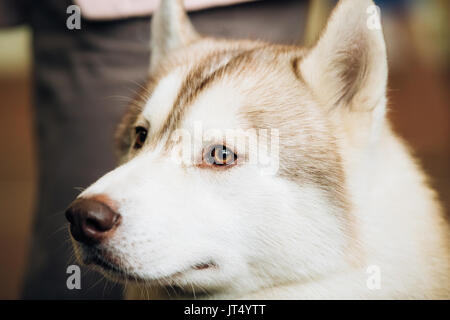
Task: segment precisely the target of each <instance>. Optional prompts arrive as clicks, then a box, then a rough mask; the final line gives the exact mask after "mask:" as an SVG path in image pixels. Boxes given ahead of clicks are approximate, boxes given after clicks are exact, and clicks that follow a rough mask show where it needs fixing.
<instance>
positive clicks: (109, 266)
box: [75, 244, 219, 292]
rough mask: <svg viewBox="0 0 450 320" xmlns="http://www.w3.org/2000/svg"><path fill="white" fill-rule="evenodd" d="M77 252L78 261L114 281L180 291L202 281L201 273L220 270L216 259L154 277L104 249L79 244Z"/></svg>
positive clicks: (187, 289) (206, 273) (209, 273)
mask: <svg viewBox="0 0 450 320" xmlns="http://www.w3.org/2000/svg"><path fill="white" fill-rule="evenodd" d="M75 252H76V256H77V259H78V261H80V262H81V263H82V264H84V265H87V266H90V267H92V268H93V269H95V270H97V271H99V272H100V273H102V274H103V275H104V276H105V277H106V278H108V279H109V280H112V281H114V282H118V283H123V284H126V283H129V282H132V283H135V284H138V285H145V286H152V287H166V286H168V287H170V288H171V289H172V290H174V291H179V292H184V291H186V292H188V291H190V290H192V285H195V282H196V280H200V281H201V278H202V276H201V275H200V274H201V273H203V274H205V275H207V276H211V273H214V272H216V271H218V270H219V266H218V265H217V264H216V263H215V262H214V261H206V262H202V263H197V264H194V265H192V266H190V267H186V268H183V269H182V270H180V271H176V272H173V273H171V274H169V275H164V276H158V277H152V276H150V275H149V276H144V275H139V274H136V273H134V272H132V271H131V270H129V269H128V268H126V267H124V266H123V263H121V262H120V260H121V259H120V258H118V257H116V256H114V255H113V254H111V253H110V252H108V251H107V250H104V249H103V250H102V249H99V248H96V247H88V246H86V245H79V244H77V245H76V250H75ZM185 287H186V288H185Z"/></svg>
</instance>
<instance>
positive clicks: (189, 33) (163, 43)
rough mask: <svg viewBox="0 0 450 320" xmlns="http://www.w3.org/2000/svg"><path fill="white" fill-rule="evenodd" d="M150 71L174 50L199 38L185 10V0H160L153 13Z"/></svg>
mask: <svg viewBox="0 0 450 320" xmlns="http://www.w3.org/2000/svg"><path fill="white" fill-rule="evenodd" d="M151 28H152V32H151V40H150V45H151V54H152V56H151V61H150V71H151V70H154V69H155V67H156V66H157V65H158V64H159V63H160V62H161V60H162V59H163V58H164V56H165V55H167V54H169V53H170V52H171V51H172V50H176V49H179V48H182V47H184V46H186V45H188V44H190V43H191V42H193V41H195V40H196V39H198V38H199V35H198V33H197V32H196V31H195V29H194V27H193V26H192V24H191V22H190V21H189V18H188V16H187V14H186V11H185V10H184V6H183V0H160V4H159V8H158V9H157V11H156V12H155V13H154V14H153V18H152V25H151Z"/></svg>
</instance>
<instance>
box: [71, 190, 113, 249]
mask: <svg viewBox="0 0 450 320" xmlns="http://www.w3.org/2000/svg"><path fill="white" fill-rule="evenodd" d="M66 218H67V220H69V222H70V233H72V236H73V237H74V238H75V240H77V241H79V242H82V243H85V244H88V245H92V244H98V243H100V242H102V241H103V240H105V239H106V238H108V237H109V236H111V234H112V232H113V231H114V230H115V229H116V227H117V226H118V225H119V222H120V215H119V214H118V213H117V212H115V211H113V210H112V209H111V208H110V207H109V206H108V205H106V204H105V203H103V202H100V201H98V200H92V199H83V198H80V199H77V200H75V201H74V202H73V203H72V204H71V205H70V207H69V208H68V209H67V210H66Z"/></svg>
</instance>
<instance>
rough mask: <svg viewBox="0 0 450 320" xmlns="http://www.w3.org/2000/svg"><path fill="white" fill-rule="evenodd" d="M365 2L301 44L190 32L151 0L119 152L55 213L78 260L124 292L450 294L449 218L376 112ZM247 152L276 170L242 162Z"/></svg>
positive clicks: (377, 72) (180, 12) (377, 54)
mask: <svg viewBox="0 0 450 320" xmlns="http://www.w3.org/2000/svg"><path fill="white" fill-rule="evenodd" d="M370 8H373V3H372V1H369V0H341V1H340V2H339V4H338V5H337V7H336V8H335V9H334V12H333V13H332V15H331V17H330V19H329V21H328V24H327V26H326V28H325V30H324V31H323V33H322V35H321V37H320V38H319V40H318V41H317V43H316V44H315V45H314V46H312V47H311V48H301V47H297V46H285V45H274V44H268V43H265V42H259V41H250V40H223V39H214V38H208V37H202V36H200V35H199V34H197V32H196V31H195V30H194V28H193V27H192V25H191V23H190V22H189V20H188V17H187V15H186V13H185V12H184V9H183V5H182V1H176V0H174V1H171V0H167V1H164V0H163V1H162V2H161V5H160V8H159V9H158V11H157V12H156V13H155V14H154V17H153V20H152V38H151V49H152V59H151V66H150V80H149V82H148V84H147V87H146V92H145V93H144V94H143V95H142V96H141V97H140V98H139V99H137V100H136V101H135V103H133V106H132V107H131V108H130V109H129V110H128V111H127V113H126V115H125V117H124V119H123V121H122V123H121V124H120V126H119V129H118V133H117V138H118V139H117V142H118V150H119V153H120V158H121V165H120V166H119V167H118V168H116V169H115V170H113V171H111V172H109V173H108V174H106V175H105V176H104V177H102V178H101V179H99V180H98V181H97V182H95V183H94V184H93V185H91V186H90V187H89V188H87V189H86V190H85V191H84V192H82V193H81V194H80V195H79V197H78V198H77V199H76V200H75V201H74V202H73V203H72V204H71V206H70V207H69V208H68V210H67V212H66V216H67V218H68V220H69V222H70V230H71V234H72V235H73V238H75V240H77V242H74V246H75V249H76V252H77V255H78V257H79V259H80V260H82V261H84V262H85V263H88V264H93V265H94V266H95V267H96V268H98V269H100V270H102V272H104V274H105V275H106V276H108V277H110V278H112V279H115V280H122V281H123V282H124V283H126V288H127V289H126V290H127V297H129V298H151V299H158V298H160V299H164V298H180V297H181V298H191V297H195V298H210V299H217V298H229V299H322V298H326V299H354V298H356V299H385V298H387V299H402V298H412V299H422V298H426V299H434V298H443V299H445V298H449V297H450V280H449V279H450V278H449V275H450V269H449V266H450V253H449V229H448V226H447V224H446V221H445V219H444V215H443V210H442V208H441V206H440V204H439V203H438V201H437V200H436V194H435V192H434V191H433V190H431V189H430V187H429V186H428V184H427V181H426V177H425V175H424V173H423V172H422V171H421V169H420V168H419V167H418V165H417V164H416V162H415V161H414V159H413V158H412V157H411V155H410V151H409V150H408V147H407V146H405V144H404V142H402V141H401V140H400V139H399V138H398V137H397V136H396V135H395V134H394V133H393V131H392V129H391V126H390V125H389V123H388V122H387V120H386V104H387V99H386V84H387V75H388V69H387V58H386V49H385V42H384V39H383V33H382V30H381V27H378V26H377V23H375V24H374V25H371V24H370V23H369V22H370V19H371V18H373V16H371V15H370V14H369V12H373V11H371V9H370ZM378 18H379V17H378ZM372 22H373V21H372ZM378 22H379V21H378ZM198 127H201V129H202V130H201V131H202V132H204V131H205V130H206V131H208V132H211V130H213V131H214V130H215V131H219V132H222V131H225V130H229V131H230V132H232V133H233V132H236V131H239V132H249V131H251V130H253V131H252V132H254V133H255V135H256V138H257V139H250V140H249V141H247V142H246V143H244V144H237V143H233V141H236V139H228V138H227V139H223V136H222V137H221V135H220V134H216V135H214V134H212V135H211V134H210V135H208V137H205V136H206V134H200V135H198V134H196V133H195V131H199V130H197V129H198ZM271 130H273V132H274V133H276V134H275V136H276V139H272V140H270V141H272V142H271V143H270V148H269V146H266V147H261V146H259V145H258V144H263V145H266V144H265V143H260V142H259V141H260V138H268V137H269V136H271V135H270V134H269V131H271ZM180 132H181V134H180ZM174 136H177V137H178V138H174ZM186 136H189V137H190V139H184V138H185V137H186ZM180 137H181V138H180ZM192 137H194V138H192ZM185 140H188V141H190V144H189V143H185V142H184V141H185ZM266 140H268V139H266ZM181 145H184V147H182V146H181ZM186 145H187V147H186ZM191 145H196V147H195V146H193V147H191ZM260 147H261V148H260ZM260 149H261V150H262V149H264V150H265V151H267V152H265V153H264V154H265V160H268V162H270V163H274V164H276V165H275V166H274V168H275V169H276V170H272V171H271V172H269V173H263V172H262V170H261V168H262V167H264V166H263V165H262V164H261V163H260V161H259V160H257V161H253V162H251V161H248V159H250V157H249V155H250V154H251V153H255V150H256V153H259V152H260V151H258V150H260ZM269 149H270V152H269ZM188 151H189V152H188ZM272 151H273V152H272ZM275 151H276V152H275ZM261 152H262V151H261ZM185 154H188V155H190V156H187V157H185ZM261 158H264V157H261ZM189 159H191V160H192V161H187V160H189ZM258 159H259V158H258ZM177 160H180V161H177ZM181 160H182V161H181Z"/></svg>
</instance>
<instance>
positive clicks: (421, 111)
mask: <svg viewBox="0 0 450 320" xmlns="http://www.w3.org/2000/svg"><path fill="white" fill-rule="evenodd" d="M259 2H264V1H259ZM277 3H278V4H277V5H278V6H287V7H289V8H291V7H292V8H295V10H298V12H297V13H295V14H297V15H298V19H296V20H293V22H292V23H291V25H290V28H291V32H288V34H289V36H286V37H284V38H283V35H282V36H278V35H276V34H275V35H269V36H268V39H267V40H275V41H277V42H292V41H293V40H294V41H295V40H297V41H298V43H300V44H302V43H306V44H307V43H311V42H313V41H314V39H315V38H316V37H317V34H318V33H319V32H320V29H321V28H322V26H323V24H324V23H325V21H326V19H327V16H328V14H329V12H330V8H332V6H333V5H334V1H327V0H318V1H314V0H313V1H306V0H305V1H301V0H298V1H278V2H277ZM376 3H377V4H378V5H380V6H381V9H382V20H383V26H384V33H385V37H386V41H387V47H388V57H389V64H390V78H389V92H388V95H389V106H390V112H389V117H390V118H391V119H392V122H393V125H394V127H395V129H396V131H397V132H398V133H399V135H400V136H402V137H403V138H404V139H405V140H406V141H407V142H408V143H409V144H410V145H411V146H412V147H413V149H414V150H415V154H416V156H417V157H418V159H419V160H420V162H421V163H422V165H423V167H424V168H425V170H426V172H427V173H428V174H429V176H430V177H431V184H432V185H433V186H434V187H435V189H436V190H437V191H438V193H439V196H440V198H441V200H442V202H443V203H444V205H445V206H446V208H447V209H446V210H447V213H448V212H449V209H448V208H450V90H449V88H450V51H449V41H450V34H449V30H450V28H449V23H450V16H449V12H450V6H449V3H450V1H448V0H416V1H413V0H411V1H376ZM258 5H259V6H261V4H237V5H233V6H232V9H229V10H234V12H235V11H239V10H246V11H247V12H248V14H249V15H251V14H252V10H253V9H254V8H256V6H258ZM221 10H222V11H223V10H228V9H223V8H222V9H215V8H210V9H205V10H202V11H196V12H193V13H192V15H193V17H194V18H193V21H194V24H195V25H196V27H197V28H198V29H199V30H200V31H202V32H203V33H206V34H221V35H225V36H228V37H233V36H241V35H242V34H245V32H240V33H236V32H234V31H233V30H232V29H230V30H228V29H227V26H229V25H232V24H233V23H234V21H233V15H232V14H231V15H229V16H227V19H222V20H221V19H220V18H219V19H218V17H220V14H221V12H222V11H221ZM255 10H256V9H255ZM255 12H257V10H256V11H255ZM196 15H199V16H200V15H204V16H205V15H209V16H212V17H214V19H215V20H214V19H210V20H209V22H208V20H205V19H203V20H202V19H200V18H199V19H196V18H195V16H196ZM274 15H275V14H274ZM307 16H309V17H310V19H307V18H306V17H307ZM211 20H214V21H215V22H214V26H212V25H211V23H212V22H211ZM277 21H280V20H279V18H277V17H276V16H272V17H271V18H270V19H268V18H267V16H264V15H262V16H260V17H258V16H257V14H256V13H255V18H254V19H248V20H247V21H246V22H240V24H241V25H242V29H243V30H245V28H246V27H245V25H246V24H247V25H250V24H253V25H255V24H256V25H258V26H259V27H258V28H262V29H263V31H264V30H267V32H268V33H270V32H272V33H273V31H270V30H272V29H274V28H273V26H274V25H275V24H277V23H278V22H277ZM249 30H252V29H251V28H250V29H249ZM246 35H249V36H250V37H251V36H252V34H251V31H248V32H247V34H246ZM271 37H272V39H271ZM32 70H33V52H32V32H31V29H30V27H29V26H27V25H21V24H19V25H18V26H15V27H8V28H0V153H1V156H0V299H17V298H20V297H21V291H22V285H23V276H24V272H25V270H26V265H27V256H28V250H29V247H30V242H31V231H32V223H33V214H34V212H35V209H36V204H37V202H38V200H39V199H38V191H39V190H37V189H38V185H39V184H38V183H39V181H38V177H40V178H42V177H41V176H40V174H39V173H38V164H37V150H38V148H39V146H38V145H36V138H35V133H36V128H35V123H34V114H35V110H34V105H33V98H32V96H33V95H32V92H33V89H32V85H33V78H32V75H33V73H32ZM130 96H131V92H130ZM111 157H112V155H111ZM108 169H109V168H105V169H104V171H105V172H106V171H107V170H108ZM84 170H89V168H84ZM73 187H75V186H73ZM63 209H64V208H63V207H62V208H61V210H63ZM54 232H58V230H54ZM50 236H51V235H49V237H50Z"/></svg>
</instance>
